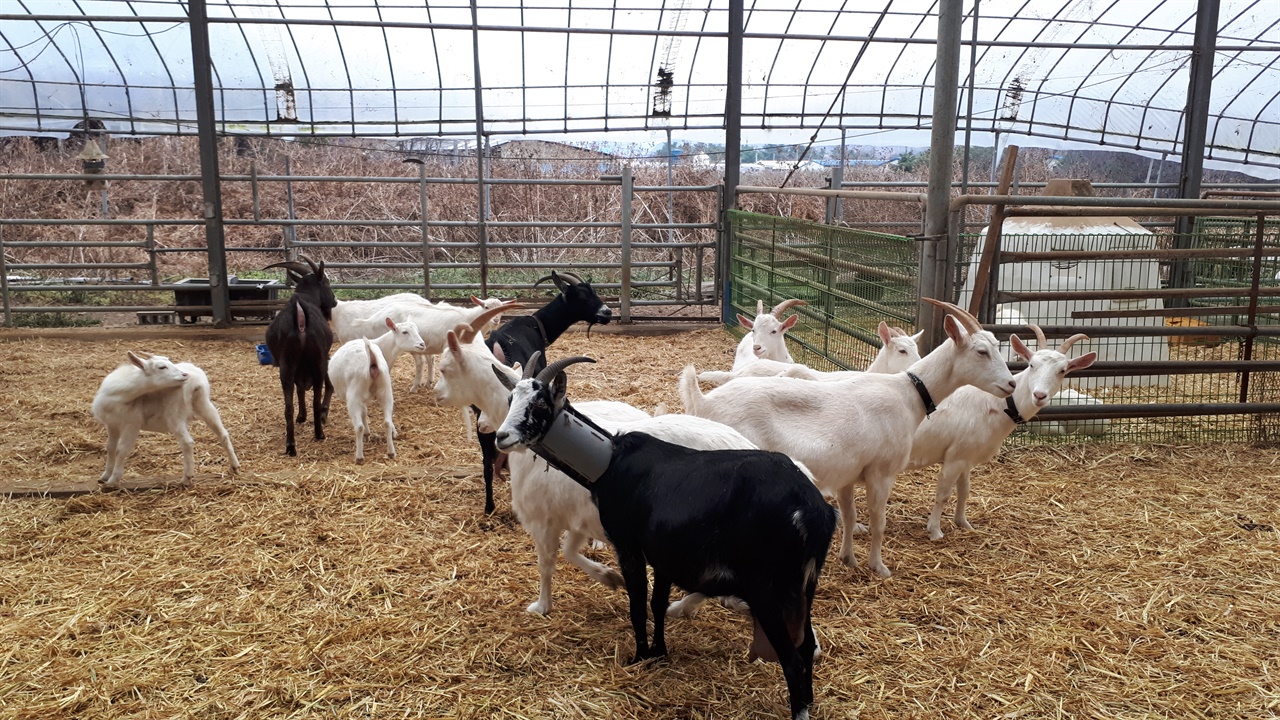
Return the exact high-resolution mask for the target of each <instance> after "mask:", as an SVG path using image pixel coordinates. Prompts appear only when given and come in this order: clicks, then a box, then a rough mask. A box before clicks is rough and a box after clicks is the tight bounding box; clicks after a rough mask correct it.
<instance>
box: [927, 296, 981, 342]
mask: <svg viewBox="0 0 1280 720" xmlns="http://www.w3.org/2000/svg"><path fill="white" fill-rule="evenodd" d="M920 299H921V300H924V301H925V302H927V303H929V304H930V305H934V306H937V307H940V308H942V309H944V310H946V311H948V312H950V313H951V314H952V315H953V316H954V317H955V319H956V320H957V321H959V323H960V324H961V325H963V326H964V329H965V330H968V331H969V332H971V333H976V332H982V323H980V322H978V318H976V317H974V316H972V315H970V314H969V313H968V311H966V310H964V309H962V308H961V307H960V306H958V305H954V304H952V303H949V302H943V301H941V300H935V299H934V298H930V297H927V298H920Z"/></svg>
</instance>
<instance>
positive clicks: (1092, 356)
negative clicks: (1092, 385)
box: [1067, 352, 1098, 373]
mask: <svg viewBox="0 0 1280 720" xmlns="http://www.w3.org/2000/svg"><path fill="white" fill-rule="evenodd" d="M1097 359H1098V353H1096V352H1091V353H1089V354H1088V355H1081V356H1080V357H1078V358H1072V360H1071V362H1069V363H1067V372H1069V373H1070V372H1074V371H1076V370H1083V369H1084V368H1087V367H1089V366H1090V365H1092V364H1093V362H1094V361H1095V360H1097Z"/></svg>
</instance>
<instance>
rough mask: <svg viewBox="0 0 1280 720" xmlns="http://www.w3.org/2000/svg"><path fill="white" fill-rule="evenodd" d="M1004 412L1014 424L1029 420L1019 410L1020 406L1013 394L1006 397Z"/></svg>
mask: <svg viewBox="0 0 1280 720" xmlns="http://www.w3.org/2000/svg"><path fill="white" fill-rule="evenodd" d="M1004 414H1005V415H1008V416H1009V419H1010V420H1012V421H1013V424H1014V425H1021V424H1023V423H1025V422H1026V421H1027V419H1026V418H1024V417H1022V413H1020V412H1018V406H1017V404H1016V403H1014V402H1013V396H1012V395H1010V396H1009V397H1007V398H1005V399H1004Z"/></svg>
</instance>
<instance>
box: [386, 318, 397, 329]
mask: <svg viewBox="0 0 1280 720" xmlns="http://www.w3.org/2000/svg"><path fill="white" fill-rule="evenodd" d="M386 320H387V327H388V328H390V329H392V330H395V329H396V321H395V320H392V319H391V318H387V319H386Z"/></svg>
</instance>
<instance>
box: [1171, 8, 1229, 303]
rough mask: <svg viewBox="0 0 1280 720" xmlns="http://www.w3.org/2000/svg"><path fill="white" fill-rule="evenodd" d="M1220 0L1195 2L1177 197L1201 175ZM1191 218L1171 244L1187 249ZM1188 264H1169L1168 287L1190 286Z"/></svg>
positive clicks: (1194, 193)
mask: <svg viewBox="0 0 1280 720" xmlns="http://www.w3.org/2000/svg"><path fill="white" fill-rule="evenodd" d="M1218 5H1219V0H1199V2H1198V3H1197V4H1196V29H1195V44H1194V45H1193V46H1192V50H1191V70H1190V73H1188V74H1189V75H1190V80H1189V83H1188V87H1187V105H1186V110H1185V111H1184V112H1183V116H1182V169H1181V173H1180V174H1179V176H1178V197H1179V198H1198V197H1199V196H1200V181H1201V180H1202V179H1203V177H1204V144H1205V138H1206V136H1207V135H1208V132H1209V99H1210V97H1211V95H1212V93H1213V62H1214V45H1215V44H1216V42H1217V37H1218ZM1193 227H1194V221H1193V220H1192V218H1190V217H1179V218H1178V219H1177V220H1176V221H1174V225H1173V246H1174V247H1175V248H1189V247H1191V245H1192V243H1193V238H1192V236H1191V232H1192V229H1193ZM1194 282H1195V280H1194V279H1193V278H1192V277H1191V266H1190V265H1189V264H1188V263H1186V262H1183V261H1175V262H1174V263H1173V264H1172V265H1170V266H1169V286H1170V287H1191V285H1193V284H1194Z"/></svg>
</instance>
